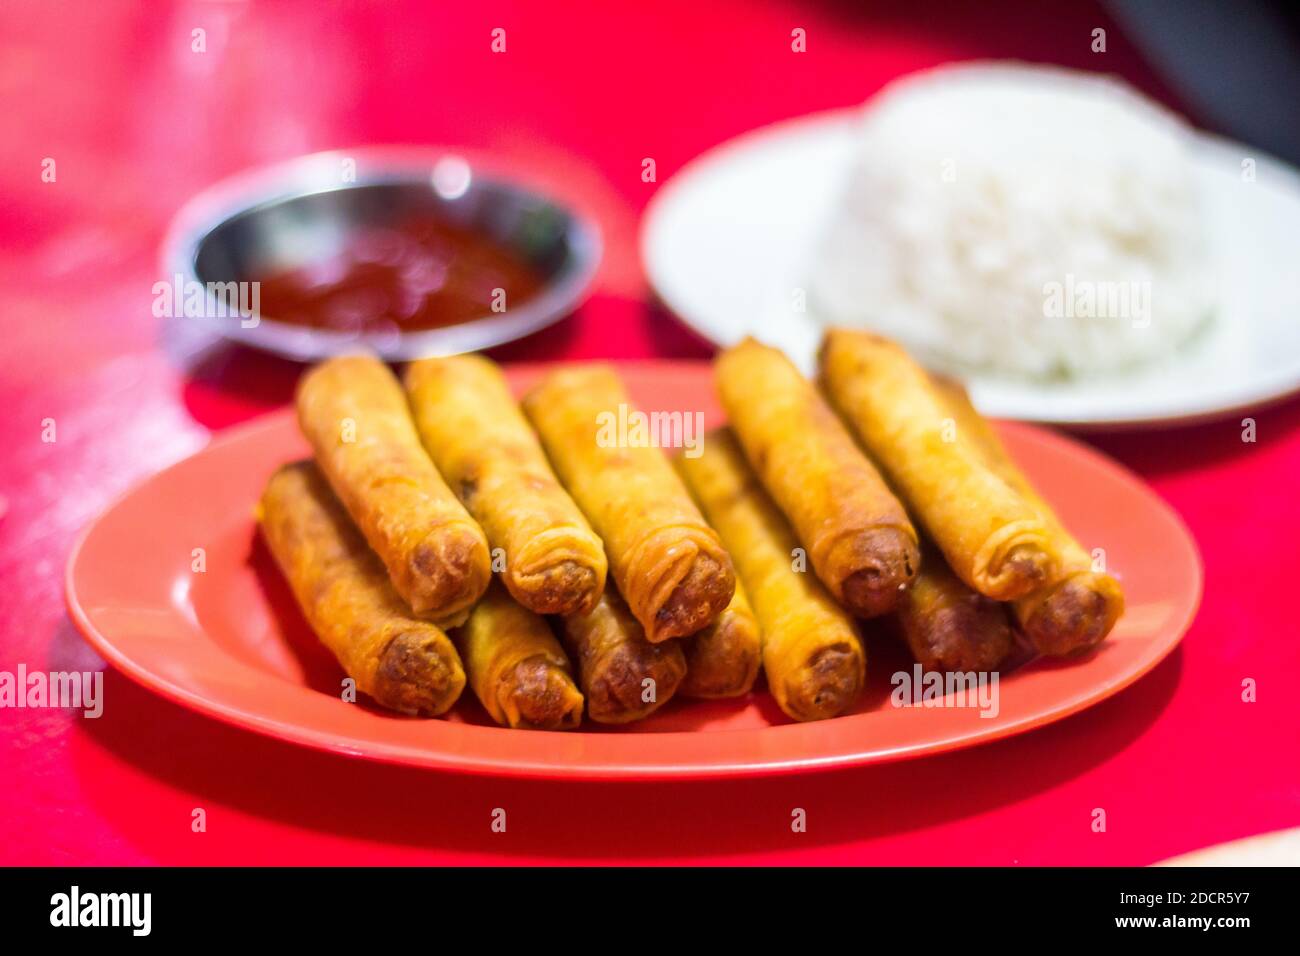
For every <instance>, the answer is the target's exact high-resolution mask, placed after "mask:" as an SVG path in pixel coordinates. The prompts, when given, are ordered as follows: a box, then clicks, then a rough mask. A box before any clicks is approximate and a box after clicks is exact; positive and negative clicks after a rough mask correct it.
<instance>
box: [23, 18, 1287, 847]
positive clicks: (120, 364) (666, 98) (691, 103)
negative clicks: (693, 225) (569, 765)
mask: <svg viewBox="0 0 1300 956" xmlns="http://www.w3.org/2000/svg"><path fill="white" fill-rule="evenodd" d="M616 6H624V7H625V8H624V9H615V7H616ZM861 6H862V7H864V8H865V9H860V8H859V5H858V4H855V3H850V2H844V3H832V2H823V3H814V4H804V5H798V4H794V3H790V2H780V0H765V2H751V3H743V2H733V0H727V2H714V3H709V4H702V3H697V2H689V3H682V2H676V0H671V2H660V3H656V4H637V5H630V4H629V5H613V4H599V3H584V4H581V5H578V4H566V5H554V4H537V5H531V4H528V5H525V4H488V3H474V4H470V3H458V4H455V5H443V4H415V3H412V4H404V5H399V4H392V3H374V4H361V5H356V6H336V5H333V4H328V5H327V4H321V3H319V2H316V0H311V2H293V3H265V4H263V3H242V2H210V0H209V2H191V3H177V4H164V3H150V4H140V5H138V6H136V5H129V4H125V3H122V4H118V3H92V2H86V3H69V4H66V5H54V4H48V3H44V2H27V3H17V4H15V3H9V4H6V5H5V7H4V9H3V11H2V12H0V37H2V39H0V43H2V44H3V47H2V53H3V55H2V58H0V110H2V115H0V124H2V125H3V130H4V135H3V136H0V196H2V197H3V204H4V207H3V213H2V214H0V249H3V255H2V256H0V322H3V329H4V336H3V339H2V340H0V407H3V409H4V413H3V416H2V418H0V429H2V431H0V448H3V454H2V455H0V494H2V495H3V497H4V498H5V499H6V503H7V514H5V516H4V517H3V518H2V519H0V670H7V671H14V670H16V668H17V665H18V664H19V663H23V664H26V666H27V667H28V668H29V669H39V670H82V669H90V668H99V667H102V666H103V662H102V661H101V660H100V659H99V658H98V657H97V656H96V654H95V653H94V652H93V651H91V650H90V649H89V647H88V646H87V645H86V644H85V643H84V641H83V640H82V639H81V637H80V636H79V635H78V633H77V632H76V630H75V629H74V628H73V627H72V625H71V623H69V621H68V618H67V616H66V614H65V613H64V610H63V605H62V587H63V568H64V564H65V561H66V558H67V554H68V550H69V546H70V544H71V542H72V539H73V537H74V535H75V534H76V533H77V532H78V531H79V530H80V529H81V528H82V527H83V526H85V524H86V523H87V522H88V521H89V520H91V519H92V518H93V517H94V515H95V514H96V513H98V512H99V511H100V510H101V509H102V508H103V507H104V506H105V505H106V504H107V503H108V502H110V501H111V500H112V499H113V498H114V497H115V496H117V495H119V494H120V493H122V492H123V491H124V490H125V489H127V488H128V487H130V486H131V485H133V484H134V483H135V482H136V481H138V480H139V479H141V478H142V477H144V476H145V475H148V474H149V473H151V472H153V471H155V470H156V469H158V468H159V467H161V466H163V465H165V464H168V463H170V462H172V461H175V460H177V459H178V458H180V457H182V456H184V455H186V454H188V453H189V452H191V451H192V450H194V449H196V448H197V447H199V446H200V445H201V444H202V442H203V441H204V439H205V437H206V436H207V435H208V434H209V432H211V431H213V430H216V429H220V428H224V427H226V426H228V425H230V424H232V423H235V422H238V421H241V420H244V419H247V418H249V417H251V416H254V415H257V414H259V413H261V412H264V411H266V410H269V409H271V408H274V407H276V406H277V405H279V404H281V403H283V402H285V401H286V400H287V399H288V397H289V395H290V393H291V390H292V386H293V382H294V379H295V377H296V375H297V372H298V368H297V367H296V366H293V365H291V364H289V363H286V362H281V361H279V360H276V359H271V358H268V357H265V356H262V355H259V354H256V353H253V352H249V351H245V350H241V349H230V348H222V349H218V350H216V351H214V352H211V353H203V354H197V353H194V352H192V351H190V346H189V345H187V343H186V342H185V341H184V340H183V339H184V337H183V335H181V334H179V333H178V330H177V328H176V326H175V325H172V326H169V327H167V328H164V327H163V325H162V321H161V320H158V319H155V318H153V317H152V315H151V312H150V304H151V302H152V292H151V287H152V283H153V282H154V281H155V279H156V278H158V276H157V275H156V261H157V247H158V241H159V239H160V236H161V232H162V230H163V228H164V226H165V224H166V222H167V220H168V218H169V216H170V215H171V214H172V213H173V212H174V210H175V209H176V208H177V207H178V206H179V204H180V203H182V202H183V201H184V200H185V199H186V198H187V197H188V196H189V195H191V194H193V193H194V192H195V191H197V190H198V189H199V188H201V187H203V186H205V185H207V184H208V183H210V182H212V181H214V180H216V179H218V178H220V177H222V176H224V175H227V174H229V173H231V172H234V171H236V170H239V169H241V168H245V167H248V166H252V165H256V164H259V163H262V162H266V161H269V160H273V159H278V158H281V157H285V156H289V155H293V154H297V153H303V152H309V151H313V150H318V149H323V148H332V147H347V146H349V145H360V144H368V143H385V142H410V143H436V144H452V145H458V146H464V147H469V148H475V149H485V150H490V151H492V153H493V154H494V155H495V156H496V157H499V158H501V159H503V160H506V161H509V162H511V163H515V164H517V165H518V166H519V167H520V168H521V169H524V168H526V169H528V170H530V171H532V172H533V173H534V174H537V175H543V176H546V177H548V178H549V179H550V180H551V181H552V182H554V183H555V184H556V188H557V189H558V190H560V191H561V192H563V193H564V194H566V195H568V196H571V197H575V198H577V199H578V200H580V201H581V202H583V203H584V204H585V205H586V206H587V207H588V208H590V209H592V210H593V211H594V212H595V214H596V215H597V216H598V217H599V218H600V220H601V222H602V225H603V227H604V229H605V232H606V238H607V242H608V252H607V257H606V261H605V264H604V266H603V269H602V273H601V276H600V279H599V285H598V288H597V290H596V293H595V295H594V296H593V298H592V299H591V300H590V301H589V302H588V303H587V304H586V305H585V306H583V307H582V308H581V309H580V310H579V312H578V313H577V314H576V315H575V316H574V317H573V318H571V319H569V320H567V321H566V322H565V323H563V324H562V325H560V326H558V327H556V328H554V329H552V330H549V331H547V332H545V333H543V334H541V335H539V336H536V337H535V338H533V339H530V340H527V341H525V342H520V343H516V344H514V345H511V346H508V347H505V348H502V349H499V350H496V352H495V353H494V354H495V355H496V357H497V358H499V359H502V360H507V361H509V360H515V359H532V360H539V359H540V360H546V359H559V358H586V357H615V358H642V357H651V356H672V357H706V356H708V355H709V354H710V349H709V347H708V346H707V345H706V344H705V343H702V342H701V341H699V340H698V339H696V338H695V337H694V336H693V335H691V334H690V333H689V332H686V331H685V330H684V329H683V327H682V326H680V325H678V324H677V323H676V321H675V320H674V319H672V318H671V317H669V316H667V315H665V314H663V313H662V312H660V311H658V310H656V309H655V308H653V307H652V306H650V305H649V304H648V302H649V296H648V293H647V290H646V288H645V280H644V277H643V275H642V274H641V271H640V267H639V264H638V261H637V250H636V237H637V221H638V216H639V214H640V212H641V210H642V209H643V208H644V207H645V204H646V202H647V201H648V200H649V198H650V197H651V196H652V195H653V194H654V192H655V190H656V189H657V188H659V184H656V183H644V182H642V180H641V169H642V166H641V163H642V160H643V159H644V158H646V157H651V158H654V159H655V161H656V164H657V167H658V178H659V182H660V183H662V182H663V181H664V180H666V179H667V177H668V176H669V175H671V174H672V173H673V172H674V171H675V170H677V169H678V168H680V167H681V166H682V165H683V164H684V163H685V162H687V161H688V160H689V159H690V158H691V157H693V156H695V155H696V154H698V153H699V152H701V151H702V150H704V149H707V148H708V147H711V146H713V145H715V144H717V143H720V142H722V141H723V140H725V139H727V138H729V137H731V136H733V135H735V134H737V133H740V132H743V131H745V130H747V129H750V128H753V127H756V126H759V125H762V124H765V123H768V122H771V121H775V120H780V119H784V118H787V117H792V116H796V115H799V114H801V113H805V112H809V111H813V110H819V109H825V108H830V107H838V106H847V105H850V104H854V103H858V102H860V101H861V100H862V99H863V98H865V97H866V96H867V95H868V94H870V93H871V92H873V91H874V90H876V89H878V88H879V87H880V86H881V84H882V83H884V82H886V81H887V80H889V79H890V78H892V77H894V76H897V75H900V74H903V73H906V72H909V71H911V70H914V69H918V68H922V67H926V66H930V65H933V64H936V63H940V62H943V61H946V60H951V59H969V58H978V57H1018V58H1023V59H1031V60H1044V61H1052V62H1060V63H1066V64H1069V65H1073V66H1079V67H1085V68H1091V69H1101V70H1107V71H1111V72H1115V73H1119V74H1121V75H1123V76H1125V77H1127V78H1128V79H1129V80H1131V81H1132V82H1134V83H1135V84H1137V85H1138V86H1139V87H1140V88H1142V89H1143V90H1145V91H1147V92H1148V93H1150V94H1152V95H1154V96H1156V97H1157V98H1159V99H1162V100H1164V101H1165V102H1169V103H1171V104H1172V105H1175V106H1179V105H1180V104H1179V103H1178V102H1177V100H1176V98H1174V97H1173V96H1172V95H1171V94H1170V93H1169V91H1168V90H1166V89H1164V88H1163V87H1162V86H1161V85H1160V83H1159V82H1158V81H1157V80H1156V79H1155V78H1154V77H1153V75H1152V74H1151V73H1150V72H1149V71H1148V69H1147V68H1146V67H1145V66H1144V65H1143V63H1142V61H1141V59H1140V57H1139V56H1138V55H1137V54H1136V53H1135V51H1134V48H1133V47H1132V46H1131V44H1129V43H1128V42H1126V40H1125V39H1124V38H1123V36H1122V35H1121V34H1120V31H1119V30H1118V28H1116V27H1115V25H1114V24H1113V23H1112V22H1110V21H1109V20H1108V19H1107V17H1106V16H1105V15H1104V14H1103V13H1102V12H1101V11H1100V9H1099V8H1097V7H1094V6H1091V5H1083V6H1079V7H1077V8H1074V9H1073V10H1072V11H1069V12H1062V11H1060V10H1058V9H1055V5H1040V4H1034V3H1016V4H1013V5H1011V6H1007V7H1004V8H999V7H996V6H991V5H988V4H983V3H981V4H972V5H970V6H966V7H961V6H958V7H954V6H953V5H952V4H945V5H943V6H942V7H934V8H929V9H928V8H927V7H926V6H925V5H924V4H918V3H915V2H908V3H896V4H894V3H890V4H883V5H879V4H871V5H869V6H868V5H865V4H864V5H861ZM1098 26H1100V27H1103V28H1105V29H1107V31H1108V37H1107V41H1108V43H1107V45H1108V51H1107V52H1106V53H1104V54H1094V53H1092V52H1091V51H1090V49H1089V47H1090V43H1091V31H1092V30H1093V29H1094V28H1095V27H1098ZM496 27H501V28H503V29H505V30H506V41H507V46H506V52H505V53H504V54H494V53H492V52H491V50H490V41H491V31H492V30H493V29H494V28H496ZM797 27H802V28H803V29H805V30H806V31H807V52H806V53H804V54H795V53H793V52H792V51H791V47H790V37H791V31H792V30H793V29H795V28H797ZM198 28H201V29H203V30H204V31H205V34H204V39H205V42H206V50H205V52H202V53H199V52H194V51H193V49H192V45H193V37H194V34H193V32H192V31H193V30H195V29H198ZM1206 69H1214V64H1206ZM46 158H52V159H54V161H55V164H56V165H55V170H56V179H55V181H54V182H48V183H47V182H43V181H42V178H41V172H42V164H43V161H44V160H45V159H46ZM1254 417H1255V418H1256V420H1257V435H1258V440H1257V441H1256V442H1255V443H1249V444H1248V443H1243V441H1242V434H1241V432H1242V428H1241V423H1240V420H1239V419H1240V416H1238V417H1237V418H1234V419H1232V420H1228V421H1224V422H1221V423H1218V424H1211V425H1205V426H1200V427H1196V428H1190V429H1171V430H1166V431H1157V432H1147V433H1142V434H1129V435H1120V436H1110V437H1105V438H1101V439H1096V443H1097V444H1098V445H1099V446H1100V447H1101V448H1102V449H1103V450H1105V451H1107V452H1109V453H1110V454H1112V455H1114V456H1115V457H1116V458H1118V459H1119V460H1120V461H1122V462H1124V463H1125V464H1127V465H1128V466H1129V467H1131V468H1133V469H1134V470H1135V471H1137V472H1138V473H1139V474H1141V475H1142V476H1143V477H1144V478H1146V479H1147V480H1148V481H1149V482H1150V483H1151V485H1152V486H1153V487H1154V488H1155V489H1156V491H1157V492H1158V493H1159V494H1160V495H1162V496H1163V497H1164V498H1165V499H1167V500H1168V501H1169V502H1171V503H1172V504H1173V505H1174V507H1175V508H1177V509H1178V511H1179V512H1180V513H1181V514H1182V515H1183V517H1184V518H1185V520H1186V521H1187V523H1188V525H1189V526H1190V527H1191V529H1192V531H1193V533H1194V534H1195V536H1196V539H1197V541H1198V542H1199V545H1200V548H1201V551H1202V554H1203V556H1204V560H1205V568H1206V593H1205V600H1204V605H1203V607H1202V609H1201V612H1200V615H1199V617H1198V619H1197V621H1196V623H1195V625H1194V626H1193V627H1192V629H1191V631H1190V633H1189V634H1188V635H1187V637H1186V639H1185V640H1184V642H1183V644H1182V646H1181V648H1180V649H1179V650H1178V651H1177V652H1175V653H1174V654H1173V655H1172V656H1171V657H1170V658H1169V659H1168V660H1166V661H1165V662H1164V663H1163V664H1162V665H1160V666H1159V667H1158V668H1157V669H1156V670H1155V671H1154V672H1152V673H1151V674H1150V675H1149V676H1147V677H1146V678H1144V679H1143V680H1141V681H1140V682H1139V683H1137V684H1136V685H1135V686H1133V687H1132V688H1131V689H1129V690H1127V691H1126V692H1124V693H1123V694H1121V695H1119V696H1118V697H1116V698H1114V699H1111V700H1109V701H1107V702H1105V703H1103V704H1101V705H1099V706H1097V707H1094V708H1092V709H1090V710H1088V711H1087V712H1085V713H1082V714H1079V715H1077V716H1074V717H1072V718H1070V719H1068V720H1065V721H1062V722H1060V723H1058V724H1055V725H1053V726H1050V727H1047V728H1044V729H1041V730H1038V731H1035V732H1033V733H1030V734H1027V735H1024V736H1021V737H1019V738H1015V739H1011V740H1008V741H1004V742H1000V743H996V744H992V745H989V746H984V747H980V748H976V749H973V750H968V751H964V752H960V753H953V754H949V755H944V756H939V757H932V758H928V759H922V760H916V761H910V762H902V763H897V764H892V765H887V766H882V767H874V768H863V769H860V770H853V771H842V772H834V773H823V774H815V775H808V776H799V777H786V778H778V779H772V780H759V781H745V782H708V783H657V784H600V785H587V784H572V783H563V784H561V783H544V782H515V781H505V780H494V779H486V778H465V777H457V776H453V775H446V774H437V773H428V772H422V771H416V770H409V769H402V768H396V767H389V766H382V765H373V764H368V763H365V762H362V761H358V760H349V759H345V758H342V757H336V756H330V755H326V754H322V753H316V752H311V751H308V750H303V749H299V748H296V747H293V746H290V745H288V744H283V743H279V742H274V741H271V740H267V739H262V738H260V737H258V736H256V735H253V734H251V733H246V732H243V731H240V730H236V729H233V728H230V727H227V726H224V725H222V724H219V723H217V722H215V721H212V720H208V719H205V718H203V717H200V716H197V715H195V714H193V713H190V712H188V711H186V710H184V709H182V708H180V707H177V706H174V705H172V704H169V703H166V702H164V701H163V700H161V699H159V698H157V697H155V696H154V695H152V694H150V693H148V692H146V691H144V690H142V689H140V688H138V687H136V686H135V685H134V684H132V683H131V682H130V681H128V680H126V679H125V678H124V677H122V676H121V675H120V674H118V673H116V672H112V671H110V672H108V673H107V674H106V676H105V685H104V693H105V709H104V714H103V716H102V718H100V719H98V720H87V719H85V718H83V717H81V716H80V715H79V714H75V713H70V712H65V711H61V710H0V827H2V828H3V836H4V838H3V840H0V862H5V863H19V862H21V863H83V864H112V863H127V864H139V863H214V864H227V863H229V864H233V863H309V864H341V863H517V862H547V863H551V862H561V861H596V862H622V861H632V862H682V861H698V862H746V863H760V862H762V863H881V864H957V863H970V864H1017V863H1018V864H1059V863H1081V864H1096V863H1116V864H1145V863H1150V862H1153V861H1156V860H1159V859H1162V858H1165V857H1168V856H1171V855H1174V854H1177V853H1181V852H1184V851H1187V850H1191V849H1193V848H1197V847H1201V846H1205V845H1209V844H1213V843H1217V842H1220V841H1223V840H1228V839H1233V838H1237V837H1242V836H1246V835H1249V834H1254V833H1259V832H1263V831H1267V830H1272V829H1277V828H1281V827H1286V826H1294V825H1296V824H1297V823H1300V775H1298V774H1297V761H1296V743H1297V740H1300V733H1298V731H1300V717H1298V716H1297V715H1298V714H1300V710H1298V709H1297V708H1296V707H1295V705H1294V699H1293V687H1294V684H1295V681H1296V678H1297V677H1300V642H1297V640H1296V638H1297V625H1296V615H1295V613H1294V607H1295V605H1294V601H1295V595H1296V591H1297V586H1296V581H1297V578H1298V577H1300V566H1298V564H1300V562H1298V560H1297V553H1298V552H1300V549H1298V548H1297V546H1296V543H1295V542H1296V540H1297V538H1300V507H1297V505H1296V498H1295V487H1294V482H1295V477H1296V475H1297V474H1298V473H1300V403H1296V402H1291V403H1289V404H1284V405H1281V406H1279V407H1275V408H1272V409H1268V410H1260V411H1259V412H1258V413H1256V414H1255V415H1254ZM51 418H52V419H54V421H55V424H56V429H57V432H56V437H57V440H56V441H55V442H53V443H47V442H43V441H42V440H41V435H42V428H43V421H44V420H45V419H51ZM1247 679H1249V680H1252V681H1254V682H1255V684H1256V686H1257V695H1258V697H1257V701H1256V702H1253V703H1248V702H1245V701H1243V699H1242V688H1243V681H1246V680H1247ZM498 807H500V808H505V809H506V810H507V814H508V829H507V832H506V833H493V832H492V831H491V829H490V823H491V819H492V817H491V814H492V811H493V810H494V808H498ZM796 807H799V808H803V809H804V810H805V811H806V813H807V832H806V833H792V832H791V827H790V821H791V812H792V810H793V809H794V808H796ZM196 808H202V809H204V810H205V811H206V817H207V830H206V832H202V833H195V832H193V830H192V828H191V819H192V812H193V810H195V809H196ZM1096 808H1102V809H1104V810H1105V811H1106V819H1107V828H1106V831H1105V832H1103V833H1098V832H1094V830H1093V828H1092V822H1093V818H1094V817H1093V811H1094V809H1096Z"/></svg>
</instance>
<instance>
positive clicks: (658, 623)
mask: <svg viewBox="0 0 1300 956" xmlns="http://www.w3.org/2000/svg"><path fill="white" fill-rule="evenodd" d="M735 590H736V574H735V571H733V570H732V567H731V561H730V559H728V558H726V557H724V558H723V559H722V560H721V561H719V560H717V559H716V558H714V557H713V556H712V555H710V554H697V555H696V556H695V560H693V561H692V562H691V566H690V569H689V570H688V571H687V572H686V575H685V577H683V578H682V580H681V581H680V582H679V583H678V584H677V587H675V588H674V589H673V592H672V594H670V595H669V596H668V600H667V601H665V602H664V604H663V606H662V607H661V608H659V610H658V611H656V612H655V618H654V621H653V626H652V627H647V628H646V639H647V640H650V641H654V642H655V643H658V642H660V641H666V640H668V639H669V638H672V637H686V636H687V635H690V634H695V633H697V632H698V631H702V630H703V629H704V628H706V627H708V626H709V625H710V624H711V623H713V620H714V619H715V618H716V617H717V616H718V615H719V614H721V613H722V611H723V609H724V608H725V607H726V606H727V605H728V604H730V603H731V596H732V594H733V593H735Z"/></svg>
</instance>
